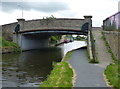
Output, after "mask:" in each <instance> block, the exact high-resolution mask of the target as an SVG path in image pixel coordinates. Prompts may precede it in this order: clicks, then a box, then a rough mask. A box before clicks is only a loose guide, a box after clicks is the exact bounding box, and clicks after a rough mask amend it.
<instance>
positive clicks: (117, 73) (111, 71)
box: [101, 33, 120, 89]
mask: <svg viewBox="0 0 120 89" xmlns="http://www.w3.org/2000/svg"><path fill="white" fill-rule="evenodd" d="M102 35H103V36H102V38H101V39H103V41H104V43H105V45H106V47H107V50H108V52H109V53H110V54H111V58H112V60H113V61H114V63H113V64H110V65H108V66H107V67H106V69H105V71H104V73H105V75H106V77H107V79H108V82H109V84H110V85H112V86H113V87H114V88H116V89H120V84H118V83H119V82H120V70H119V69H120V62H119V61H118V59H117V58H116V57H115V55H114V54H113V52H112V50H111V48H110V45H109V44H108V42H107V40H106V38H105V35H104V33H102Z"/></svg>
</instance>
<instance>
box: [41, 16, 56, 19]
mask: <svg viewBox="0 0 120 89" xmlns="http://www.w3.org/2000/svg"><path fill="white" fill-rule="evenodd" d="M43 19H46V20H54V19H56V18H55V17H54V16H53V15H51V16H49V17H46V18H44V17H43Z"/></svg>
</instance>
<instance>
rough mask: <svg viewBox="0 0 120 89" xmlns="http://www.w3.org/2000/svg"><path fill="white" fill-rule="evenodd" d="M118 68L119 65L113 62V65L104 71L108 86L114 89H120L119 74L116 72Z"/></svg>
mask: <svg viewBox="0 0 120 89" xmlns="http://www.w3.org/2000/svg"><path fill="white" fill-rule="evenodd" d="M119 68H120V65H119V63H118V62H115V63H114V64H110V65H108V66H107V68H106V70H105V71H104V73H105V75H106V77H107V79H108V82H109V84H110V85H112V86H113V87H114V88H116V89H120V85H119V84H118V83H120V81H119V79H120V73H119V72H118V69H119Z"/></svg>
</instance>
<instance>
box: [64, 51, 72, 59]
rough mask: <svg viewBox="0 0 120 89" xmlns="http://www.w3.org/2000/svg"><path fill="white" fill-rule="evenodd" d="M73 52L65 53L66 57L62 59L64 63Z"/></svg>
mask: <svg viewBox="0 0 120 89" xmlns="http://www.w3.org/2000/svg"><path fill="white" fill-rule="evenodd" d="M72 53H73V51H69V52H67V54H66V56H65V57H64V61H66V60H67V59H69V58H70V57H71V55H72Z"/></svg>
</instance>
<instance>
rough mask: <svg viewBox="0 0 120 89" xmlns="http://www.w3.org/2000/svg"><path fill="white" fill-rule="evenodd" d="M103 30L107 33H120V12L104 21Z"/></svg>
mask: <svg viewBox="0 0 120 89" xmlns="http://www.w3.org/2000/svg"><path fill="white" fill-rule="evenodd" d="M103 29H104V30H106V31H120V12H118V13H116V14H114V15H112V16H110V17H108V18H106V19H105V20H104V21H103Z"/></svg>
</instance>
